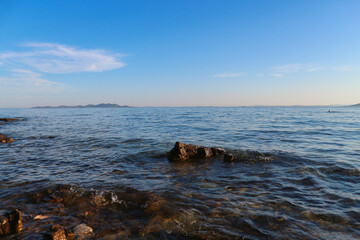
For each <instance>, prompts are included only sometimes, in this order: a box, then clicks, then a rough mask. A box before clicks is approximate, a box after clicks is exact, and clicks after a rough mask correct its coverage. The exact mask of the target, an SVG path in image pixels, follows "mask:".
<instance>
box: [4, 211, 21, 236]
mask: <svg viewBox="0 0 360 240" xmlns="http://www.w3.org/2000/svg"><path fill="white" fill-rule="evenodd" d="M22 227H23V224H22V221H21V212H20V211H19V210H17V209H15V210H14V211H12V212H10V213H8V214H5V215H3V216H0V235H5V234H13V233H19V232H21V230H22Z"/></svg>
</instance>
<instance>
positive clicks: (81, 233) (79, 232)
mask: <svg viewBox="0 0 360 240" xmlns="http://www.w3.org/2000/svg"><path fill="white" fill-rule="evenodd" d="M92 233H93V229H92V228H91V227H89V226H88V225H86V224H85V223H82V224H80V225H77V226H76V227H75V229H74V235H75V236H76V239H83V238H85V237H86V236H89V235H91V234H92Z"/></svg>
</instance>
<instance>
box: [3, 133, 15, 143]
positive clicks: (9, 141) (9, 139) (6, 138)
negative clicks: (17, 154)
mask: <svg viewBox="0 0 360 240" xmlns="http://www.w3.org/2000/svg"><path fill="white" fill-rule="evenodd" d="M13 141H14V139H12V138H9V137H7V136H6V135H4V134H1V133H0V143H11V142H13Z"/></svg>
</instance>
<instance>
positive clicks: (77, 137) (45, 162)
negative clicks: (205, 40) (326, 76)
mask: <svg viewBox="0 0 360 240" xmlns="http://www.w3.org/2000/svg"><path fill="white" fill-rule="evenodd" d="M328 110H329V109H328V108H323V107H241V108H118V109H0V117H24V118H25V121H19V122H12V123H7V124H3V125H0V133H3V134H6V135H7V136H9V137H11V138H13V139H14V140H15V142H13V143H10V144H0V214H2V213H5V212H7V211H9V210H10V209H12V208H18V209H20V210H21V211H22V212H23V216H24V231H23V233H21V234H19V235H16V236H8V237H7V238H8V239H41V236H42V234H43V232H44V231H46V229H48V227H49V226H50V225H51V224H54V223H61V224H62V225H64V226H66V227H68V228H69V229H73V228H74V226H76V224H79V223H86V224H87V225H89V226H91V227H92V228H93V229H94V235H93V236H91V237H90V238H89V239H360V108H350V107H338V108H331V110H332V112H330V113H329V112H328ZM176 141H182V142H185V143H192V144H197V145H203V146H209V147H212V146H214V147H221V148H224V149H226V150H227V151H229V152H232V153H234V155H236V154H237V153H239V152H240V151H242V150H252V151H259V152H263V153H265V152H266V153H271V154H272V155H273V156H274V157H275V160H273V161H269V162H263V161H242V162H236V163H225V162H223V161H221V160H220V159H208V160H204V161H199V162H193V163H182V164H174V163H169V162H168V160H167V158H166V154H167V152H168V151H170V149H171V148H172V147H173V145H174V143H175V142H176ZM57 196H60V198H61V200H58V201H57V200H56V197H57ZM54 199H55V200H54ZM36 215H46V216H48V218H47V219H44V220H34V216H36Z"/></svg>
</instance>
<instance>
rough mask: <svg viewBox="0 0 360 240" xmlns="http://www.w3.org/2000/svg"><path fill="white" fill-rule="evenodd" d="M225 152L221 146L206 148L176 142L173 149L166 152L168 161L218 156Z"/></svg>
mask: <svg viewBox="0 0 360 240" xmlns="http://www.w3.org/2000/svg"><path fill="white" fill-rule="evenodd" d="M224 153H225V150H223V149H221V148H208V147H203V146H198V145H193V144H185V143H182V142H176V143H175V146H174V148H173V149H171V151H170V152H169V154H168V159H169V161H187V160H195V159H205V158H209V157H216V156H220V155H222V154H224Z"/></svg>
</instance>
